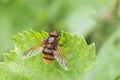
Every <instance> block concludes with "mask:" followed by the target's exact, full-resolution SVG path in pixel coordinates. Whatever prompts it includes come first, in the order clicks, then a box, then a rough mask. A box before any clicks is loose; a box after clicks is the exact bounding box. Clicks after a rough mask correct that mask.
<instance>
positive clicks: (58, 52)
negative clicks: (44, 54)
mask: <svg viewBox="0 0 120 80" xmlns="http://www.w3.org/2000/svg"><path fill="white" fill-rule="evenodd" d="M54 57H55V59H56V60H57V61H58V63H59V64H60V65H61V66H62V67H63V68H64V69H65V70H66V71H67V70H68V61H67V59H66V57H65V56H64V54H63V51H62V49H61V47H60V46H59V45H58V46H57V47H56V51H55V53H54Z"/></svg>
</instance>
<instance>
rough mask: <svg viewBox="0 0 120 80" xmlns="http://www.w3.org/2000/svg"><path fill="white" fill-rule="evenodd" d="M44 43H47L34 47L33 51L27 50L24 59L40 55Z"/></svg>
mask: <svg viewBox="0 0 120 80" xmlns="http://www.w3.org/2000/svg"><path fill="white" fill-rule="evenodd" d="M44 43H45V41H43V42H40V43H39V44H37V45H36V46H34V47H32V48H31V49H29V50H27V51H26V52H25V53H24V55H23V57H22V59H26V58H30V57H33V56H35V55H37V54H39V53H40V52H41V51H42V50H43V46H44Z"/></svg>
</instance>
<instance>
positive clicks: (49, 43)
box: [22, 31, 68, 70]
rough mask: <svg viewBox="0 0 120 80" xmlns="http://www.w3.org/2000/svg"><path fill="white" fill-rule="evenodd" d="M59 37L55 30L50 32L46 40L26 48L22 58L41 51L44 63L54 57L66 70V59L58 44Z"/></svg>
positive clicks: (48, 62)
mask: <svg viewBox="0 0 120 80" xmlns="http://www.w3.org/2000/svg"><path fill="white" fill-rule="evenodd" d="M59 39H60V38H59V35H58V34H57V32H56V31H53V32H50V33H49V37H48V38H47V39H46V40H44V41H42V42H40V43H39V44H37V45H36V46H34V47H32V48H31V49H29V50H27V51H26V52H25V53H24V55H23V57H22V59H27V58H30V57H33V56H35V55H37V54H39V53H41V52H42V53H43V54H42V57H43V60H44V62H45V63H46V64H50V63H51V62H53V61H54V59H56V60H57V62H58V63H59V64H60V65H61V66H62V67H63V68H64V69H65V70H68V61H67V59H66V57H65V56H64V54H63V51H62V49H61V47H60V45H59V44H58V41H59Z"/></svg>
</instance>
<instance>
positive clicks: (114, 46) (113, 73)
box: [84, 29, 120, 80]
mask: <svg viewBox="0 0 120 80" xmlns="http://www.w3.org/2000/svg"><path fill="white" fill-rule="evenodd" d="M119 79H120V31H119V29H118V31H116V32H115V33H114V34H113V35H112V36H111V37H110V38H109V39H108V40H107V41H106V42H105V43H104V45H103V46H102V48H101V50H100V52H99V55H98V57H97V64H96V67H95V68H94V69H93V70H92V71H91V72H89V73H88V74H87V75H86V76H85V77H84V80H119Z"/></svg>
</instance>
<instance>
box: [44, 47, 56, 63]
mask: <svg viewBox="0 0 120 80" xmlns="http://www.w3.org/2000/svg"><path fill="white" fill-rule="evenodd" d="M43 59H44V62H45V63H47V64H50V63H51V62H53V61H54V59H55V58H54V55H53V50H49V49H48V48H44V49H43Z"/></svg>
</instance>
